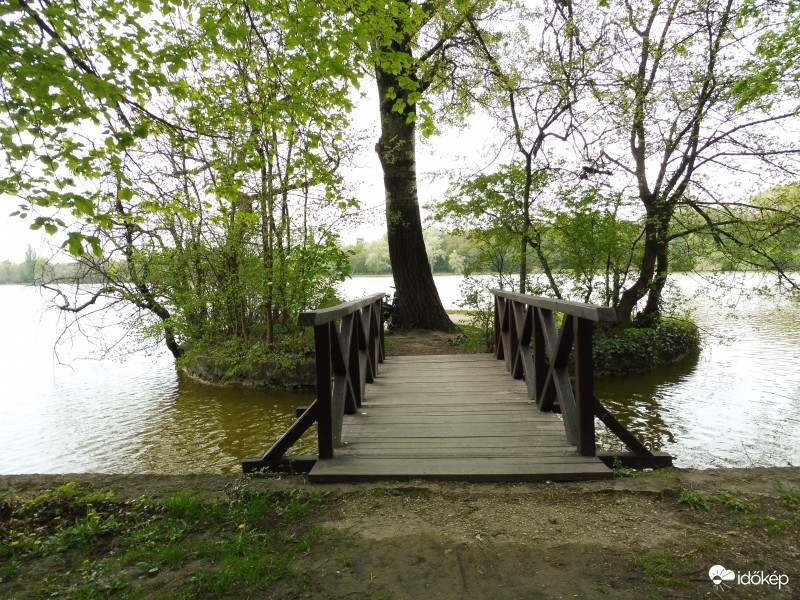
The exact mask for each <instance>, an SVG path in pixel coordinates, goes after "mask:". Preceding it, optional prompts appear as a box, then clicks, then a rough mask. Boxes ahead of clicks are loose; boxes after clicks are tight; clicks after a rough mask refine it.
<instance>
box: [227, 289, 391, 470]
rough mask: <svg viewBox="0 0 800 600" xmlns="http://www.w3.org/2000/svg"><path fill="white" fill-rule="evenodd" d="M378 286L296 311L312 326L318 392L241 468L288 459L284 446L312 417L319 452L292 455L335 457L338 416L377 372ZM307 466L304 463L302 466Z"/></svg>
mask: <svg viewBox="0 0 800 600" xmlns="http://www.w3.org/2000/svg"><path fill="white" fill-rule="evenodd" d="M384 297H385V294H384V293H383V292H381V293H378V294H372V295H370V296H365V297H363V298H360V299H358V300H353V301H351V302H344V303H342V304H339V305H337V306H334V307H331V308H325V309H321V310H314V311H307V312H303V313H300V315H299V316H298V318H297V324H298V325H302V326H308V327H313V328H314V349H315V355H316V367H317V379H316V382H317V398H316V400H314V402H313V403H312V404H311V406H309V407H308V408H305V409H303V410H302V411H301V412H300V411H299V412H300V414H299V415H298V418H297V421H295V423H294V424H293V425H292V426H291V427H290V428H289V429H288V430H287V431H286V433H285V434H283V436H281V438H280V439H279V440H278V441H277V442H276V443H275V444H274V445H273V446H272V448H270V449H269V450H268V451H267V452H266V454H264V456H263V457H257V458H248V459H245V460H244V462H243V463H242V468H243V469H244V472H245V473H248V472H252V471H255V470H258V469H263V468H276V467H280V466H281V465H286V464H289V463H291V462H292V461H289V460H287V459H285V458H284V455H285V454H286V451H287V450H288V449H289V448H290V447H291V446H292V445H293V444H294V443H295V442H297V440H299V439H300V437H301V436H302V435H303V434H304V433H305V432H306V431H307V430H308V429H309V428H310V427H311V426H312V425H313V424H314V423H317V448H318V456H314V457H304V458H303V459H302V460H298V461H295V462H296V463H297V464H296V465H295V466H296V467H298V470H303V469H304V467H303V464H305V466H306V467H308V468H310V465H309V463H311V464H313V462H314V461H315V460H316V459H317V458H320V459H323V460H324V459H330V458H333V457H334V452H335V449H336V448H338V447H340V446H341V437H342V420H343V416H344V415H345V414H354V413H355V412H356V410H357V409H358V408H359V407H360V406H361V402H362V400H363V398H364V392H365V387H366V384H367V383H371V382H372V381H373V380H374V378H375V376H376V375H377V374H378V364H379V363H381V362H383V360H384V358H385V351H384V338H383V303H382V301H383V298H384ZM306 470H307V469H306Z"/></svg>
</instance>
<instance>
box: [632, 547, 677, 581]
mask: <svg viewBox="0 0 800 600" xmlns="http://www.w3.org/2000/svg"><path fill="white" fill-rule="evenodd" d="M632 563H633V566H635V567H638V568H639V569H641V570H642V571H643V572H644V579H645V581H646V582H648V583H655V584H658V585H686V584H687V583H688V581H687V580H686V579H682V578H679V577H675V574H674V571H675V560H674V559H673V558H672V556H671V555H670V554H667V553H665V552H652V553H650V554H644V555H642V556H638V557H636V558H634V559H633V561H632Z"/></svg>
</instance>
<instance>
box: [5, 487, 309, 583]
mask: <svg viewBox="0 0 800 600" xmlns="http://www.w3.org/2000/svg"><path fill="white" fill-rule="evenodd" d="M110 498H111V496H110V495H109V494H96V493H87V492H86V491H84V490H81V489H79V488H77V486H75V484H69V485H67V486H63V487H62V488H61V489H53V490H50V491H48V492H45V493H43V494H40V495H39V496H37V497H36V498H33V499H31V500H28V501H20V500H16V499H15V500H14V501H13V502H11V506H12V514H11V515H9V516H8V518H7V519H3V520H2V521H0V583H4V584H5V583H6V582H9V583H11V585H17V586H23V587H24V589H25V590H26V593H27V592H30V593H33V594H34V595H52V594H56V595H61V596H65V597H70V598H94V597H108V596H109V595H113V594H114V593H115V592H123V593H124V594H125V595H130V594H133V595H134V596H136V597H139V596H151V595H152V593H153V592H154V591H156V590H154V589H148V588H146V587H145V588H144V589H142V587H141V586H142V583H143V580H145V579H148V578H150V577H153V576H155V575H156V574H158V573H159V571H161V570H162V569H170V570H171V569H176V570H181V571H183V575H182V576H181V577H183V579H182V587H183V589H182V592H183V593H185V594H186V595H187V597H188V596H191V597H197V596H206V595H208V596H214V597H244V596H248V595H256V596H264V595H266V596H272V595H274V589H273V588H272V584H273V583H274V582H276V581H278V580H281V579H286V578H289V577H293V576H294V572H293V570H292V568H291V563H292V559H293V558H294V557H295V556H296V555H297V554H298V553H300V552H308V551H309V549H310V548H311V546H312V544H313V543H314V542H315V541H316V540H318V539H320V537H321V535H322V532H321V531H320V530H319V528H318V527H315V526H312V525H311V524H310V523H309V520H310V519H309V517H310V516H311V515H313V514H316V513H319V512H321V511H322V510H324V508H325V495H324V494H323V493H320V492H316V491H312V492H307V491H301V490H287V491H285V492H257V491H250V490H248V489H242V490H239V491H235V492H233V493H232V494H231V495H230V496H229V497H228V498H227V499H224V500H214V501H206V500H203V499H201V498H200V497H199V496H197V495H196V494H194V493H192V492H190V491H186V490H184V491H182V492H179V493H177V494H173V495H170V496H168V497H167V498H165V499H164V500H163V501H158V500H150V499H146V498H140V499H137V500H131V501H126V502H112V501H110ZM86 499H105V500H103V502H104V504H102V505H97V504H93V503H91V502H89V503H86V502H85V500H86ZM65 502H68V503H78V504H80V505H81V507H82V509H83V511H84V513H83V514H82V515H81V514H78V513H77V512H76V513H75V514H66V513H65V512H64V503H65ZM32 507H35V509H36V511H35V512H31V508H32ZM56 513H60V514H58V515H57V518H53V517H51V515H53V514H56ZM157 585H160V584H157ZM10 589H13V588H10ZM173 592H174V589H173V590H172V592H168V595H169V594H170V593H173Z"/></svg>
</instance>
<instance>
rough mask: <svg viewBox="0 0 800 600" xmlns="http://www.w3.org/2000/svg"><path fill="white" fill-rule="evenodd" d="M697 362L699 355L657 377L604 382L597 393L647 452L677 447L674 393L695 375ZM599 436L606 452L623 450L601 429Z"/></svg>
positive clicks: (636, 377)
mask: <svg viewBox="0 0 800 600" xmlns="http://www.w3.org/2000/svg"><path fill="white" fill-rule="evenodd" d="M698 362H699V354H694V355H692V356H687V357H686V358H684V359H683V360H681V361H679V362H676V363H674V364H672V365H669V366H667V367H664V368H663V369H659V370H658V371H657V372H654V373H645V374H642V375H631V376H628V377H617V378H613V379H601V380H598V381H597V382H596V384H595V393H596V395H597V397H598V398H599V399H600V401H601V402H602V403H603V405H604V406H605V407H606V408H607V409H608V410H609V411H610V412H611V414H613V415H614V416H615V417H616V418H617V419H618V420H619V421H620V422H621V423H622V424H623V425H625V427H627V428H628V430H630V431H631V433H633V434H634V435H636V437H637V438H639V440H640V441H642V442H643V443H644V444H645V445H646V446H647V447H648V448H650V449H652V450H661V449H662V448H663V447H664V446H666V445H668V444H674V443H675V437H676V436H675V431H673V429H672V427H674V426H675V422H676V419H675V418H674V417H673V415H671V414H670V413H671V412H672V411H673V410H674V409H673V407H672V403H671V402H670V394H671V390H673V389H675V388H677V387H678V386H680V385H681V384H683V383H684V382H686V381H687V380H688V379H689V378H690V377H691V376H692V375H693V374H694V372H695V371H696V369H697V365H698ZM597 433H598V443H599V444H600V447H601V448H603V449H604V450H618V449H624V445H623V444H622V442H620V441H619V440H618V438H617V437H616V436H614V435H613V434H611V433H610V432H608V431H607V430H606V429H605V427H603V426H602V425H600V426H598V431H597Z"/></svg>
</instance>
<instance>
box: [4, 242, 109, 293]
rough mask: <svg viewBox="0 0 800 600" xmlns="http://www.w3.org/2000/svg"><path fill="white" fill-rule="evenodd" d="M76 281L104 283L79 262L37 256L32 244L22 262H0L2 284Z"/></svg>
mask: <svg viewBox="0 0 800 600" xmlns="http://www.w3.org/2000/svg"><path fill="white" fill-rule="evenodd" d="M75 281H81V282H83V283H103V281H102V280H101V279H100V278H98V277H97V276H96V275H92V274H88V273H87V270H86V267H85V266H84V265H81V264H80V263H78V262H68V263H51V262H49V261H48V260H47V259H44V258H39V257H37V256H36V253H35V252H34V251H33V249H32V248H31V247H30V246H28V250H27V251H26V252H25V260H24V261H22V262H21V263H13V262H11V261H10V260H4V261H3V262H0V284H18V285H20V284H21V285H34V284H36V285H40V284H42V283H46V284H50V283H69V282H75Z"/></svg>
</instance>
